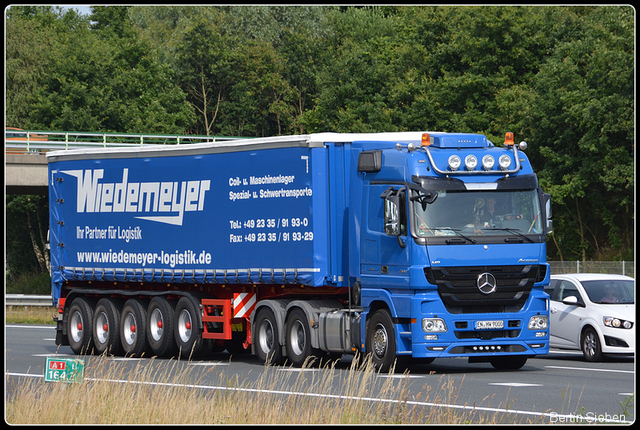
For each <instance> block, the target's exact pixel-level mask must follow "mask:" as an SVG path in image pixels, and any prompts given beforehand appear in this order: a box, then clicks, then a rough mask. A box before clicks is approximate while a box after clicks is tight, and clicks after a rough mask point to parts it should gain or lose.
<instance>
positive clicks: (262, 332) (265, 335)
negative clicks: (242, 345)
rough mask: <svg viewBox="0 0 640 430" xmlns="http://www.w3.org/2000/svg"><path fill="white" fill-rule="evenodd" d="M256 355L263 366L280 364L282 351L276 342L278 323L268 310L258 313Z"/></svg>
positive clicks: (264, 309)
mask: <svg viewBox="0 0 640 430" xmlns="http://www.w3.org/2000/svg"><path fill="white" fill-rule="evenodd" d="M255 330H256V331H255V333H256V334H255V337H256V354H257V355H258V358H259V359H260V360H261V361H262V362H263V363H265V364H267V363H270V364H280V363H281V362H282V351H281V350H280V343H279V342H278V339H279V335H278V323H277V321H276V318H275V316H274V315H273V312H272V311H271V309H269V308H263V309H261V310H260V312H259V313H258V317H257V318H256V323H255Z"/></svg>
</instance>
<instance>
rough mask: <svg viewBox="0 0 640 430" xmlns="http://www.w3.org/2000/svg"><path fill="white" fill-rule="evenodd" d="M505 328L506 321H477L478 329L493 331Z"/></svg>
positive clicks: (476, 326)
mask: <svg viewBox="0 0 640 430" xmlns="http://www.w3.org/2000/svg"><path fill="white" fill-rule="evenodd" d="M503 327H504V321H502V320H497V321H476V323H475V328H476V329H480V330H483V329H492V328H503Z"/></svg>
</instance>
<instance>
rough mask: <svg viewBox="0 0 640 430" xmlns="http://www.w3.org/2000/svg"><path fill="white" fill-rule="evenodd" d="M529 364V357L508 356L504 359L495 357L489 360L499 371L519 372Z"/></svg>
mask: <svg viewBox="0 0 640 430" xmlns="http://www.w3.org/2000/svg"><path fill="white" fill-rule="evenodd" d="M526 362H527V357H522V356H518V355H516V356H513V355H507V356H504V357H495V358H492V359H491V360H489V363H491V365H492V366H493V367H494V368H495V369H498V370H518V369H520V368H521V367H522V366H524V365H525V363H526Z"/></svg>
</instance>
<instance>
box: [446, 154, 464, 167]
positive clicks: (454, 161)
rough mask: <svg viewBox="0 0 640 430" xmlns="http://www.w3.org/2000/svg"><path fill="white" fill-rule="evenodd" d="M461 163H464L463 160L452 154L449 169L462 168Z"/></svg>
mask: <svg viewBox="0 0 640 430" xmlns="http://www.w3.org/2000/svg"><path fill="white" fill-rule="evenodd" d="M460 164H462V160H460V157H458V156H457V155H452V156H451V157H449V169H451V170H458V169H459V168H460Z"/></svg>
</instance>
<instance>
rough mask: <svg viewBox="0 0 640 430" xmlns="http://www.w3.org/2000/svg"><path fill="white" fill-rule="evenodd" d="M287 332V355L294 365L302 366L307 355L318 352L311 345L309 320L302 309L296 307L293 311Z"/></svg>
mask: <svg viewBox="0 0 640 430" xmlns="http://www.w3.org/2000/svg"><path fill="white" fill-rule="evenodd" d="M285 333H286V334H285V339H286V343H287V346H286V348H287V357H288V358H289V360H291V363H293V365H294V366H296V367H301V366H302V365H303V364H304V362H305V360H306V359H307V357H309V356H311V355H316V354H317V352H316V350H315V349H314V348H312V347H311V337H310V335H311V332H310V331H309V321H308V320H307V317H306V315H305V314H304V312H303V311H302V310H300V309H294V310H293V311H292V312H291V314H290V315H289V319H288V320H287V328H286V332H285Z"/></svg>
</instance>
